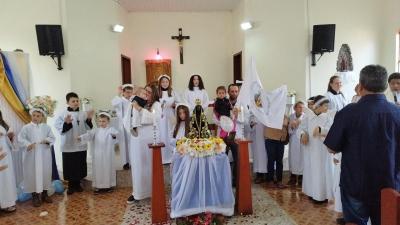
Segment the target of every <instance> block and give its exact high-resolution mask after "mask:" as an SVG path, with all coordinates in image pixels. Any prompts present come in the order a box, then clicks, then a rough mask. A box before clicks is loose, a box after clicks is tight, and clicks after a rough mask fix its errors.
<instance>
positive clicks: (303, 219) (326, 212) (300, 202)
mask: <svg viewBox="0 0 400 225" xmlns="http://www.w3.org/2000/svg"><path fill="white" fill-rule="evenodd" d="M264 189H265V190H266V192H267V193H268V194H269V195H270V197H271V198H272V199H274V200H275V201H276V202H277V203H278V205H279V206H280V207H281V208H282V209H283V210H285V212H286V213H287V214H288V215H290V217H291V218H292V219H293V220H294V221H295V222H296V223H297V224H298V225H316V224H323V225H335V224H336V218H337V216H338V214H337V213H335V212H334V211H333V203H326V204H322V205H316V204H314V203H312V201H311V200H309V199H308V197H307V196H305V195H304V194H303V193H302V192H301V188H288V189H283V190H279V189H275V188H266V187H265V188H264Z"/></svg>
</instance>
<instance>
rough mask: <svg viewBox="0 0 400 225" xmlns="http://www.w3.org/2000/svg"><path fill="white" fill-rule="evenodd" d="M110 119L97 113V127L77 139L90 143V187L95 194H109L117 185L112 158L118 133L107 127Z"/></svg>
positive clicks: (104, 114)
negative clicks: (93, 189)
mask: <svg viewBox="0 0 400 225" xmlns="http://www.w3.org/2000/svg"><path fill="white" fill-rule="evenodd" d="M110 119H111V116H110V114H108V113H106V112H101V113H99V118H98V125H99V127H98V128H95V129H92V130H90V131H89V132H87V133H86V134H83V135H81V136H80V137H78V140H79V141H82V142H89V141H90V142H92V160H93V161H92V168H93V169H92V174H93V180H92V185H93V187H94V188H95V191H94V193H95V194H100V193H105V192H111V191H112V187H115V186H116V185H117V182H116V170H115V168H114V158H115V144H116V143H117V136H118V131H117V130H116V129H115V128H113V127H110V126H109V124H110Z"/></svg>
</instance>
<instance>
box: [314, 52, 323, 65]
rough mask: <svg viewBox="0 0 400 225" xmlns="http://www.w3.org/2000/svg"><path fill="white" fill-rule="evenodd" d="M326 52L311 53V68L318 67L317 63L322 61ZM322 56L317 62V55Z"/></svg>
mask: <svg viewBox="0 0 400 225" xmlns="http://www.w3.org/2000/svg"><path fill="white" fill-rule="evenodd" d="M324 53H325V52H311V66H316V65H317V62H318V61H319V60H320V59H321V57H322V56H323V55H324ZM317 54H320V56H319V58H318V59H317V60H315V55H317Z"/></svg>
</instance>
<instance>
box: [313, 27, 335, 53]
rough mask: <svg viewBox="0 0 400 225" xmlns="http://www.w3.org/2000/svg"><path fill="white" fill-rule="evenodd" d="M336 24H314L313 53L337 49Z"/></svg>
mask: <svg viewBox="0 0 400 225" xmlns="http://www.w3.org/2000/svg"><path fill="white" fill-rule="evenodd" d="M335 29H336V25H335V24H322V25H314V26H313V42H312V52H313V53H324V52H333V51H334V50H335Z"/></svg>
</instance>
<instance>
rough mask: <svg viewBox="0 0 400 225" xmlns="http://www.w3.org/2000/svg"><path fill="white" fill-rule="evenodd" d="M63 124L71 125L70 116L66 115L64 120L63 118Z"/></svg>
mask: <svg viewBox="0 0 400 225" xmlns="http://www.w3.org/2000/svg"><path fill="white" fill-rule="evenodd" d="M64 122H65V123H67V124H70V123H72V116H71V115H70V114H68V115H67V116H66V117H65V118H64Z"/></svg>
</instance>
